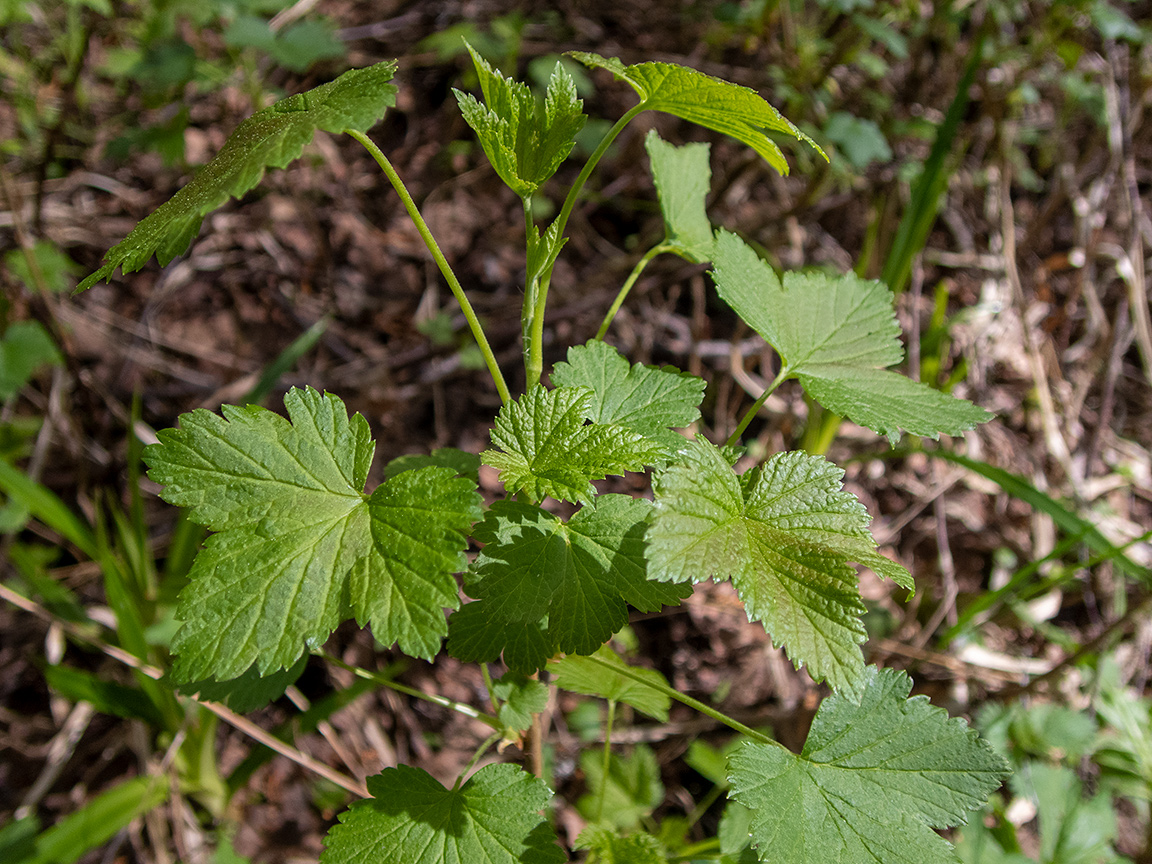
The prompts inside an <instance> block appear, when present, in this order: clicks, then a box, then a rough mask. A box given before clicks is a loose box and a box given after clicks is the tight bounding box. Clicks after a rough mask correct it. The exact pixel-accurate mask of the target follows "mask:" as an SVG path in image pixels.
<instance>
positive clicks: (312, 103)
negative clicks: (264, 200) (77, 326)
mask: <svg viewBox="0 0 1152 864" xmlns="http://www.w3.org/2000/svg"><path fill="white" fill-rule="evenodd" d="M395 71H396V62H395V61H391V62H387V63H377V64H376V65H374V66H368V67H366V68H364V69H351V70H349V71H347V72H345V73H344V74H343V75H341V76H340V77H339V78H337V79H336V80H335V81H330V82H328V83H327V84H321V85H320V86H319V87H314V88H313V89H311V90H309V91H308V92H306V93H297V94H296V95H294V96H289V97H287V98H286V99H281V100H280V101H279V102H277V103H275V104H274V105H271V106H269V107H268V108H265V109H264V110H263V111H258V112H257V113H255V114H253V115H252V116H251V117H249V118H248V119H247V120H245V121H244V122H243V123H241V124H240V125H239V126H238V127H236V131H235V132H233V133H232V135H231V137H230V138H229V139H228V140H227V141H226V142H225V144H224V147H223V148H222V149H221V150H220V152H219V153H218V154H216V157H215V158H214V159H213V160H212V161H211V162H209V163H208V164H207V165H205V166H204V167H203V168H201V169H200V172H199V173H198V174H197V175H196V176H195V177H194V178H193V179H192V181H191V182H190V183H189V184H188V185H187V186H185V187H184V188H183V189H181V190H180V191H179V192H177V193H176V194H175V195H173V196H172V197H171V198H170V199H169V200H168V201H167V202H165V203H164V204H162V205H161V206H160V207H159V208H157V209H156V210H155V211H154V212H153V213H152V214H151V215H150V216H148V217H146V218H145V219H144V220H143V221H141V222H140V223H139V224H138V225H137V226H136V227H135V228H133V229H132V232H131V233H130V234H129V235H128V236H127V237H125V238H124V240H122V241H121V242H120V243H118V244H117V245H116V246H113V247H112V249H110V250H109V251H108V254H106V255H105V256H104V261H105V263H104V266H103V267H101V268H100V269H99V270H97V271H96V272H95V273H92V274H91V275H90V276H88V277H87V278H86V279H84V280H83V281H82V282H81V283H80V284H79V285H78V286H77V289H76V290H77V291H83V290H84V289H86V288H91V287H92V286H93V285H95V284H96V283H97V282H102V281H104V280H105V279H107V278H109V277H110V276H111V275H112V274H113V273H114V272H116V268H117V267H119V268H120V269H121V271H122V272H124V273H131V272H133V271H135V270H139V269H140V268H141V267H143V266H144V265H145V264H146V263H147V262H148V259H149V258H151V257H152V255H153V254H155V255H156V259H157V260H158V261H159V262H160V264H161V265H162V266H163V265H165V264H167V263H168V262H169V261H171V260H172V259H173V258H175V257H176V256H177V255H180V254H183V252H184V251H185V250H186V249H187V248H188V245H189V244H190V243H191V242H192V240H193V239H194V238H195V236H196V233H197V232H198V231H199V230H200V222H201V220H203V218H204V216H206V215H207V214H208V213H210V212H212V211H213V210H215V209H216V208H217V207H219V206H220V205H221V204H224V203H225V202H226V201H227V200H228V199H229V198H239V197H240V196H241V195H243V194H244V193H245V192H247V191H248V190H249V189H251V188H252V187H254V186H255V185H256V184H257V183H259V182H260V178H261V177H263V176H264V170H265V169H266V168H283V167H284V166H285V165H287V164H288V163H289V162H291V161H293V160H294V159H296V158H297V157H298V156H299V155H300V153H301V151H303V149H304V146H305V145H306V144H307V143H308V142H309V141H311V140H312V136H313V134H314V133H315V132H316V130H317V129H319V130H321V131H324V132H333V133H340V132H347V131H356V132H367V131H368V129H370V128H371V127H372V126H373V125H375V123H376V121H378V120H379V119H380V118H381V117H383V116H384V111H385V110H386V109H388V108H390V107H392V106H393V105H394V104H396V88H395V87H394V86H393V85H392V84H389V83H388V82H389V81H391V80H392V75H393V74H394V73H395Z"/></svg>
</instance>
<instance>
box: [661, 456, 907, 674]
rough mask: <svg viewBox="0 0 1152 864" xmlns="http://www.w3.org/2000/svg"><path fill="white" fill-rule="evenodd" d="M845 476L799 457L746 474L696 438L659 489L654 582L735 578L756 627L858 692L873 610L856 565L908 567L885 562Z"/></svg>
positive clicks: (815, 670)
mask: <svg viewBox="0 0 1152 864" xmlns="http://www.w3.org/2000/svg"><path fill="white" fill-rule="evenodd" d="M843 475H844V472H843V471H841V470H840V469H839V468H837V467H836V466H834V465H832V464H830V463H829V462H827V461H825V460H824V459H822V458H820V457H818V456H809V455H807V454H805V453H800V452H791V453H779V454H777V455H775V456H773V457H772V458H771V459H770V460H768V462H766V463H765V464H764V465H763V466H761V467H760V468H758V469H756V470H754V471H750V472H748V473H747V474H745V475H743V476H737V475H736V474H735V473H734V472H733V470H732V468H731V467H730V466H729V463H728V460H727V459H725V458H724V454H723V453H722V452H721V451H720V449H719V448H717V447H715V446H714V445H712V444H710V443H708V442H707V441H704V440H702V439H696V440H694V441H691V442H688V443H687V446H686V447H685V449H684V450H683V451H682V452H681V454H680V456H679V457H678V458H677V460H676V461H674V462H673V463H672V464H670V465H669V466H668V467H667V468H665V469H663V470H662V471H661V472H660V473H658V474H657V475H656V478H655V481H654V484H653V485H654V489H655V493H656V507H655V512H654V515H653V518H652V521H651V525H650V526H649V528H648V532H647V539H648V549H647V552H646V554H647V557H648V570H649V574H650V576H651V578H653V579H661V580H667V581H670V582H701V581H703V580H704V579H708V578H712V579H730V580H731V581H732V585H733V586H734V587H735V588H736V591H737V593H738V594H739V595H740V598H741V600H743V601H744V607H745V609H746V611H747V613H748V619H749V620H750V621H762V622H763V623H764V628H765V629H766V630H767V631H768V633H769V634H770V635H771V636H772V638H773V640H774V641H775V642H776V643H777V644H782V645H783V646H784V649H785V650H786V651H787V652H788V656H789V657H790V658H791V659H792V662H793V663H795V664H796V665H797V666H799V664H801V663H804V664H807V666H808V669H809V672H810V673H811V674H812V676H813V677H814V678H816V679H817V680H820V679H825V678H826V679H827V680H828V681H829V683H831V684H832V685H833V686H835V687H843V686H849V687H851V686H853V685H854V684H855V683H856V682H858V680H859V678H860V675H861V673H862V672H863V669H864V660H863V657H862V656H861V654H860V649H859V646H858V643H860V642H862V641H863V640H864V638H865V632H864V625H863V624H862V623H861V620H860V616H861V615H862V614H863V613H864V603H863V601H862V600H861V599H860V593H859V591H858V589H857V577H856V572H855V570H854V569H853V568H852V567H850V566H849V565H848V562H849V561H857V562H860V563H864V564H867V565H868V566H873V563H874V562H876V561H877V560H879V561H884V562H886V564H885V565H880V566H884V567H885V569H889V568H890V569H891V570H893V571H895V572H902V568H899V567H898V565H895V564H894V563H893V562H889V561H887V559H883V558H881V557H880V556H879V555H877V554H876V552H875V541H873V539H872V536H871V534H870V533H869V532H868V527H867V526H868V522H869V517H868V514H867V512H866V511H865V509H864V507H863V505H861V504H860V502H859V501H857V500H856V499H855V498H854V497H853V496H852V495H851V494H849V493H848V492H845V491H844V490H843V489H842V488H841V485H840V481H841V479H842V478H843ZM904 576H905V578H906V581H907V582H908V583H909V584H910V580H907V574H906V573H905V574H904Z"/></svg>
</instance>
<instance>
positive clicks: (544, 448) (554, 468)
mask: <svg viewBox="0 0 1152 864" xmlns="http://www.w3.org/2000/svg"><path fill="white" fill-rule="evenodd" d="M592 402H593V394H592V392H591V391H590V390H587V389H585V388H582V387H560V388H557V389H555V390H546V389H544V388H543V387H541V386H539V385H537V386H535V387H533V388H532V389H531V390H529V391H528V392H527V393H526V394H524V395H523V396H522V397H520V399H518V400H516V401H515V402H511V403H509V404H507V405H505V406H504V407H503V408H501V409H500V413H499V415H497V417H496V423H495V425H494V426H493V428H492V443H493V444H495V445H496V446H497V447H499V448H501V449H500V450H485V451H484V452H483V453H482V454H480V455H481V458H482V459H483V460H484V464H486V465H490V466H492V467H493V468H496V469H498V470H499V471H500V481H501V482H502V483H503V484H504V488H505V489H507V490H508V491H509V492H511V493H515V492H521V491H523V492H526V493H527V494H528V495H529V496H530V497H531V498H532V500H534V501H541V500H543V499H544V498H546V497H552V498H558V499H560V500H562V501H579V502H583V503H585V504H587V503H590V502H591V501H592V498H593V497H594V496H595V494H596V489H595V487H593V486H592V482H591V481H592V480H599V479H601V478H603V477H606V476H607V475H609V474H623V473H624V472H625V471H638V470H640V469H641V468H643V467H644V466H645V465H650V464H652V463H654V462H655V461H656V460H657V459H659V458H660V455H661V454H660V448H659V447H658V446H657V445H656V444H655V443H654V442H652V441H649V440H648V439H647V438H645V437H644V436H643V435H640V434H639V433H637V432H633V431H632V430H630V429H627V428H625V427H623V426H619V425H614V424H605V423H591V424H586V423H585V418H586V417H587V416H588V415H589V412H590V411H591V409H592Z"/></svg>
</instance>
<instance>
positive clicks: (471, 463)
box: [384, 447, 480, 483]
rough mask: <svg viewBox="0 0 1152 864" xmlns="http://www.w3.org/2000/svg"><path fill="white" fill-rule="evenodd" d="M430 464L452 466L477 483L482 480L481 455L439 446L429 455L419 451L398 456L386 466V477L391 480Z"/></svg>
mask: <svg viewBox="0 0 1152 864" xmlns="http://www.w3.org/2000/svg"><path fill="white" fill-rule="evenodd" d="M430 465H439V466H441V467H443V468H451V469H452V470H453V471H455V472H456V473H457V474H459V475H460V476H461V477H468V478H469V479H471V480H473V481H475V482H476V483H479V482H480V457H479V456H478V455H477V454H475V453H468V452H467V451H465V450H457V449H456V448H455V447H437V448H436V449H435V450H433V451H432V452H431V453H429V454H428V455H427V456H424V455H422V454H419V453H415V454H409V455H407V456H397V457H396V458H395V459H393V460H392V461H391V462H389V463H388V464H387V465H385V466H384V477H385V478H386V479H389V480H390V479H392V478H393V477H395V476H396V475H397V474H401V473H403V472H404V471H413V470H415V469H417V468H427V467H428V466H430Z"/></svg>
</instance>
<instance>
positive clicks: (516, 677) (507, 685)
mask: <svg viewBox="0 0 1152 864" xmlns="http://www.w3.org/2000/svg"><path fill="white" fill-rule="evenodd" d="M492 696H493V697H494V698H496V699H499V700H500V703H501V704H500V711H499V717H500V722H501V723H503V724H504V725H505V726H506V727H507V728H509V729H512V730H514V731H516V732H523V731H524V730H525V729H527V728H528V727H529V726H531V725H532V715H533V714H539V713H540V712H541V711H543V710H544V709H545V708H547V707H548V685H547V684H542V683H541V682H539V681H537V680H536V679H534V678H529V677H528V676H527V675H522V674H520V673H518V672H508V673H506V674H505V675H504V676H503V677H502V678H500V679H498V680H496V681H493V682H492Z"/></svg>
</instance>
